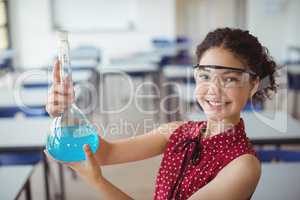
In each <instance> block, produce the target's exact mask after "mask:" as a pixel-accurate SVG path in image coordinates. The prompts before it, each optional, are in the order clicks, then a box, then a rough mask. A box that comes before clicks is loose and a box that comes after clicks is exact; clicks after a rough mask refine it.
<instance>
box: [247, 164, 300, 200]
mask: <svg viewBox="0 0 300 200" xmlns="http://www.w3.org/2000/svg"><path fill="white" fill-rule="evenodd" d="M299 171H300V164H299V163H264V164H262V175H261V178H260V181H259V183H258V185H257V188H256V190H255V192H254V194H253V196H252V198H251V199H252V200H261V199H272V200H282V199H287V200H298V199H299V197H300V190H299V185H300V173H299Z"/></svg>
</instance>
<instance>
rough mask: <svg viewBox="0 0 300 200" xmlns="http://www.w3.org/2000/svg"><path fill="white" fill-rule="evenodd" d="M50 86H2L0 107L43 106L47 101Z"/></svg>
mask: <svg viewBox="0 0 300 200" xmlns="http://www.w3.org/2000/svg"><path fill="white" fill-rule="evenodd" d="M47 95H48V88H47V87H46V88H29V89H27V88H19V89H14V88H1V92H0V107H14V106H18V105H19V106H22V104H24V105H25V106H41V105H45V104H46V102H47Z"/></svg>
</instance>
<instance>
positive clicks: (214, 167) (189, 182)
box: [154, 119, 255, 200]
mask: <svg viewBox="0 0 300 200" xmlns="http://www.w3.org/2000/svg"><path fill="white" fill-rule="evenodd" d="M206 124H207V122H206V121H202V122H191V121H190V122H187V123H185V124H183V125H181V126H180V127H179V128H178V129H176V130H175V131H174V133H173V134H172V135H171V136H170V138H169V142H168V144H167V148H166V151H165V152H164V155H163V159H162V161H161V166H160V168H159V171H158V176H157V179H156V186H155V194H154V199H155V200H169V199H172V200H173V199H176V200H177V199H179V200H185V199H188V198H189V197H190V196H191V195H192V194H193V193H195V192H196V191H197V190H199V189H200V188H202V187H203V186H205V185H206V184H207V183H209V182H210V181H211V180H212V179H213V178H214V177H215V176H216V175H217V174H218V172H219V171H220V170H221V169H222V168H223V167H225V166H226V165H227V164H228V163H229V162H230V161H232V160H233V159H235V158H237V157H239V156H241V155H243V154H253V155H255V151H254V149H253V148H252V145H251V144H250V142H249V139H248V138H247V136H246V133H245V130H244V123H243V120H242V119H241V120H240V122H239V123H238V124H237V125H235V126H234V127H233V128H231V129H228V130H226V131H225V132H223V133H220V134H217V135H214V136H211V137H208V138H203V137H201V133H203V132H204V130H205V128H206Z"/></svg>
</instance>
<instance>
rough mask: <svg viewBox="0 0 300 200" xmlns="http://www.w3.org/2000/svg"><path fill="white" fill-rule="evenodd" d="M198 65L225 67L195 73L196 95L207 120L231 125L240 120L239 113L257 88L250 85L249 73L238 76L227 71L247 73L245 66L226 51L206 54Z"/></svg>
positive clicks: (198, 70)
mask: <svg viewBox="0 0 300 200" xmlns="http://www.w3.org/2000/svg"><path fill="white" fill-rule="evenodd" d="M198 64H199V65H201V66H203V65H210V66H223V67H226V68H225V69H214V68H196V69H195V72H194V75H195V79H196V84H197V85H196V91H195V94H196V98H197V101H198V103H199V104H200V105H201V107H202V108H203V110H204V112H205V114H206V116H207V118H208V119H211V120H216V121H220V120H226V121H228V122H232V121H236V120H239V118H240V111H241V110H242V109H243V107H244V106H245V104H246V103H247V100H248V99H249V97H250V96H251V95H252V94H254V93H253V90H256V89H257V86H258V84H257V85H256V84H253V83H252V82H251V81H250V75H249V74H248V73H246V72H243V73H241V72H237V71H234V70H230V69H227V67H230V68H238V69H245V67H243V66H244V64H243V63H242V62H241V61H240V60H239V59H238V58H236V57H235V56H234V55H233V54H232V53H231V52H230V51H229V50H226V49H223V48H211V49H209V50H207V51H206V52H205V53H204V54H203V56H202V58H201V60H200V62H199V63H198ZM254 85H255V86H256V87H254Z"/></svg>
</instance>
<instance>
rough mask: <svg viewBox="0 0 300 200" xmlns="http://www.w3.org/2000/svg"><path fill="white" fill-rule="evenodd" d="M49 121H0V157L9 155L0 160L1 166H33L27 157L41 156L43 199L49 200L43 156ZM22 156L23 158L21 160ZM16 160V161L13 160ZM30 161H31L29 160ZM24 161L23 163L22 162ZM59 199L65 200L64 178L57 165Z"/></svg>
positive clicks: (47, 172)
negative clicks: (43, 183) (6, 158)
mask: <svg viewBox="0 0 300 200" xmlns="http://www.w3.org/2000/svg"><path fill="white" fill-rule="evenodd" d="M50 123H51V119H50V118H47V117H36V118H22V117H21V118H20V117H19V118H1V119H0V134H1V140H0V155H9V154H11V155H12V156H13V157H10V158H9V160H5V159H3V160H1V164H2V165H11V164H14V165H15V164H22V165H24V164H31V165H32V164H34V163H29V161H28V160H26V158H28V155H27V156H26V154H29V155H32V154H33V155H41V157H42V159H41V160H42V161H43V164H44V181H45V197H46V199H47V200H50V190H49V187H50V185H49V179H48V174H49V172H50V169H49V165H48V161H47V158H46V157H45V155H44V154H43V150H44V148H45V143H46V138H47V133H48V131H50V130H49V127H50ZM22 155H23V156H24V155H25V157H23V158H22ZM14 158H16V160H14ZM31 160H32V159H31ZM22 161H24V162H22ZM59 178H60V181H59V182H60V188H61V190H60V192H61V194H60V197H61V199H65V189H64V176H63V170H62V166H61V165H59Z"/></svg>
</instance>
